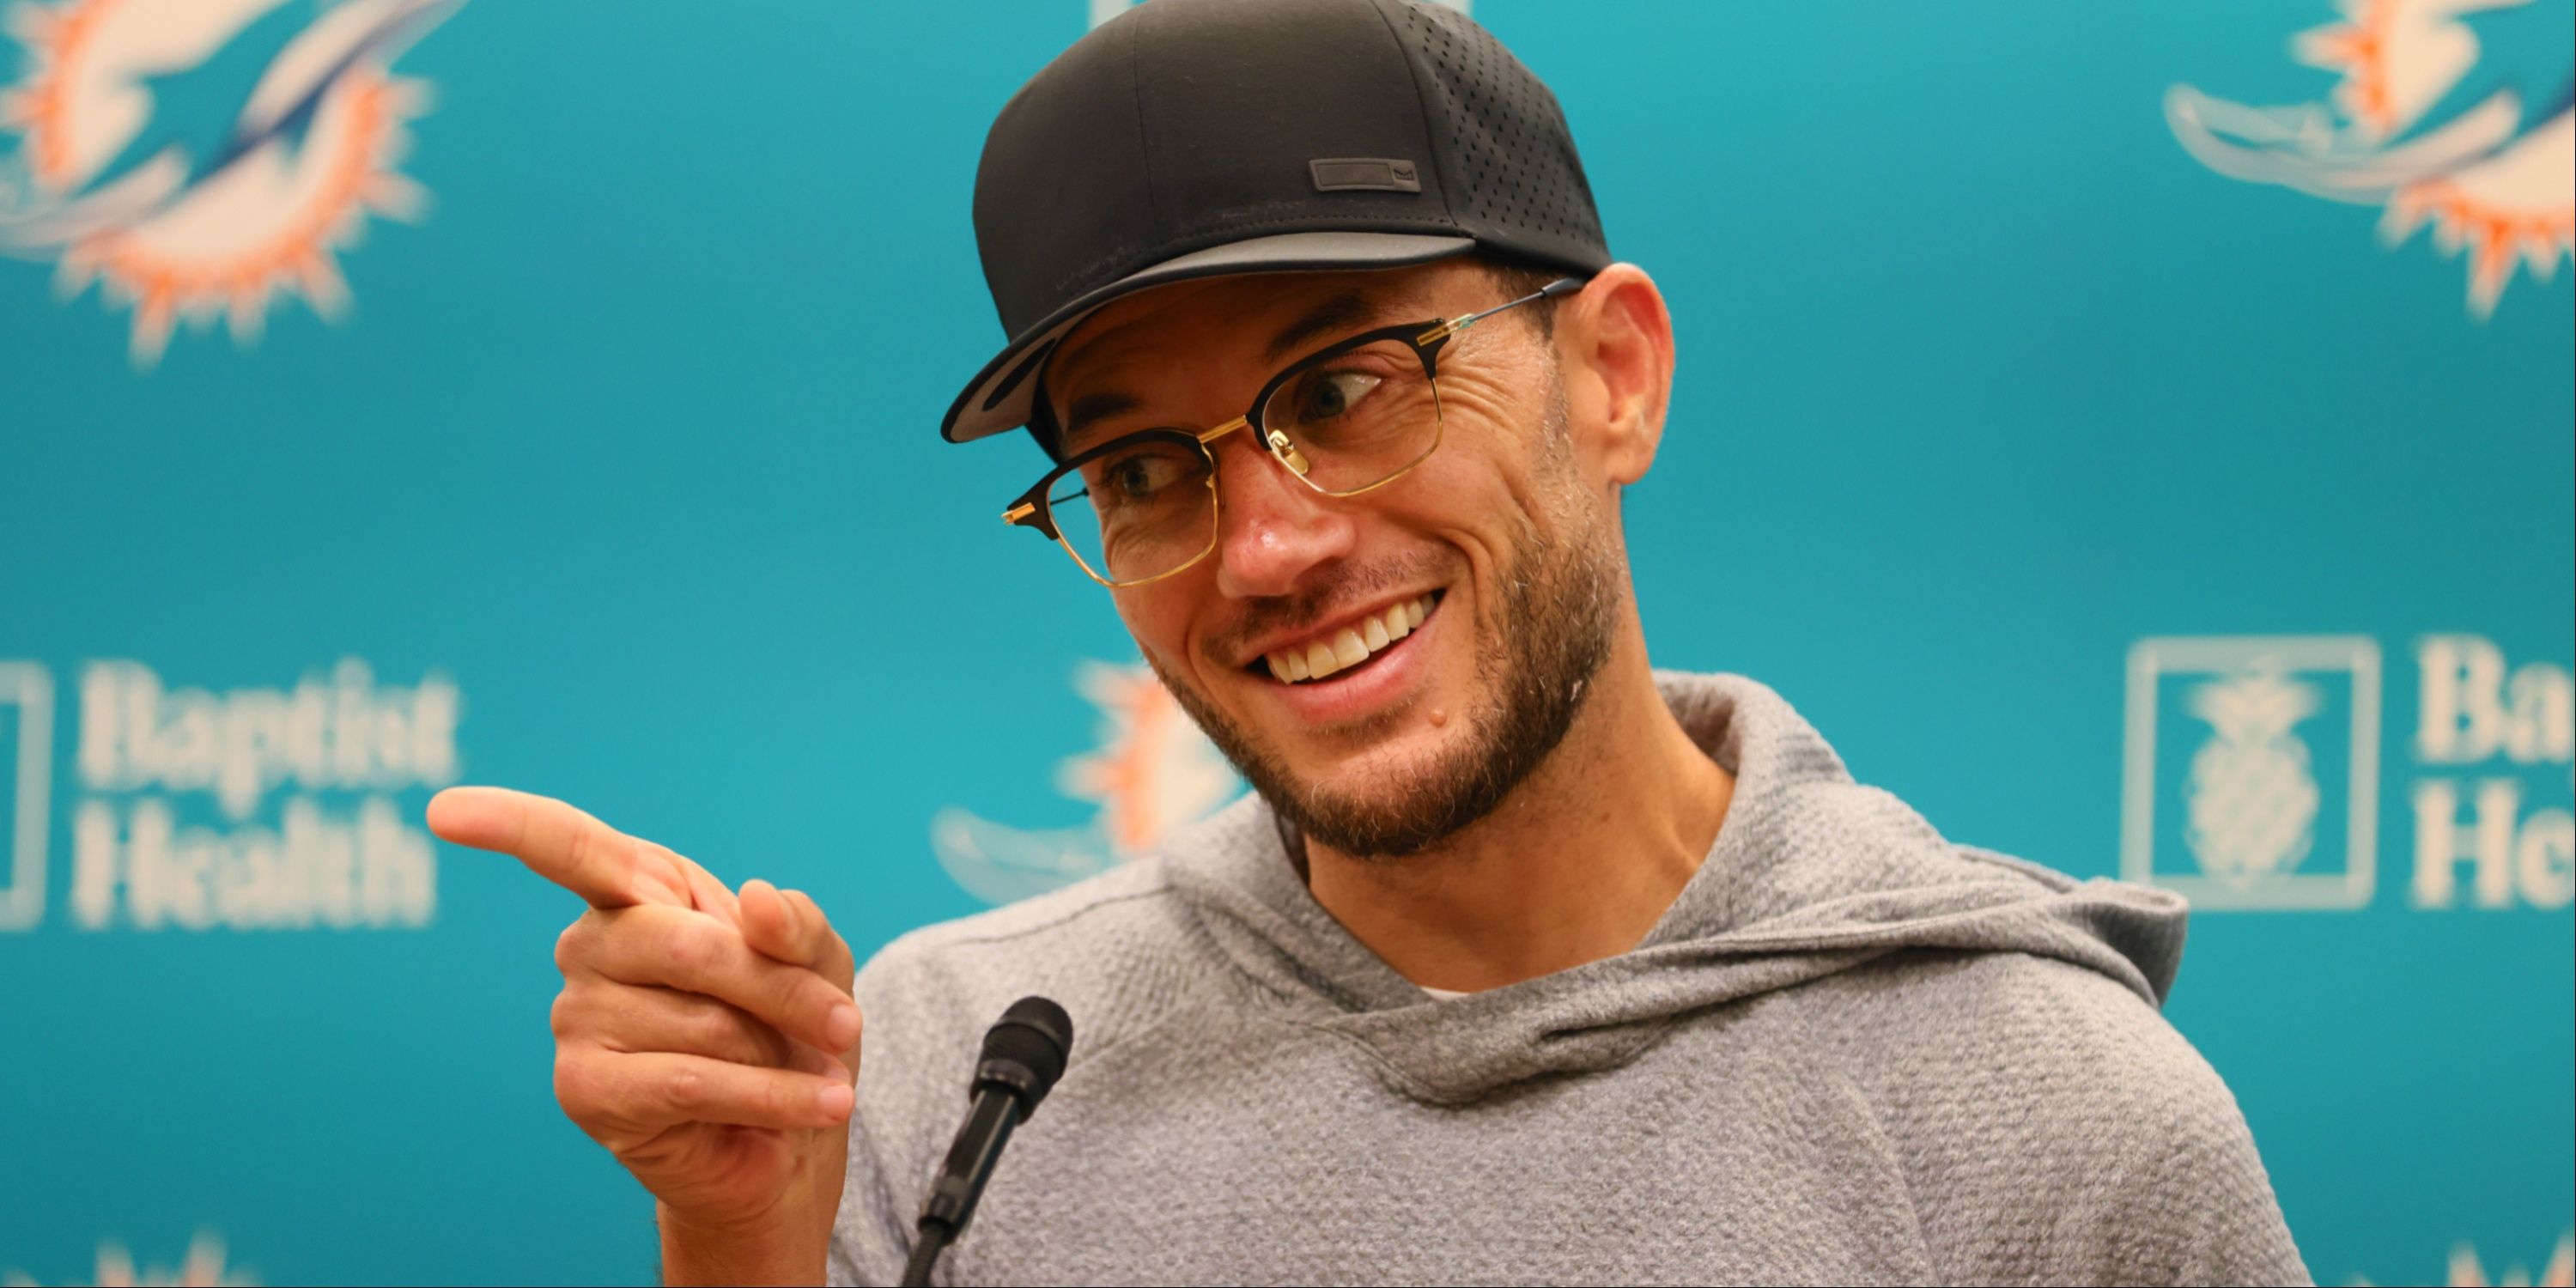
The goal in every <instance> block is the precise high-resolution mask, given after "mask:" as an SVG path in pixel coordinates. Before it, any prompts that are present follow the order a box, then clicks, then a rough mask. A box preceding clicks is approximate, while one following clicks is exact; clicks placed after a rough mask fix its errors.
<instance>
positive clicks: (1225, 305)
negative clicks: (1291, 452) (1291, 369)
mask: <svg viewBox="0 0 2576 1288" xmlns="http://www.w3.org/2000/svg"><path fill="white" fill-rule="evenodd" d="M1462 271H1470V270H1467V269H1466V268H1465V266H1463V265H1459V264H1454V263H1452V264H1435V265H1423V266H1420V267H1415V268H1402V269H1383V270H1377V271H1371V272H1332V273H1254V274H1244V275H1240V276H1234V277H1218V278H1209V279H1206V280H1203V281H1195V282H1175V283H1173V284H1171V285H1169V286H1158V287H1154V288H1152V289H1150V290H1144V291H1138V292H1137V293H1136V294H1134V295H1130V296H1127V297H1125V298H1122V299H1119V300H1116V301H1113V302H1111V303H1110V304H1108V305H1106V306H1104V307H1103V308H1102V309H1101V310H1100V311H1099V312H1097V313H1094V314H1092V315H1091V316H1090V317H1088V318H1085V319H1083V322H1082V325H1080V326H1078V327H1076V328H1074V330H1073V332H1072V333H1071V334H1069V335H1067V336H1066V337H1065V339H1064V342H1063V343H1062V344H1060V345H1058V346H1057V347H1056V351H1055V354H1054V355H1053V356H1052V357H1050V358H1048V359H1047V363H1046V366H1045V368H1044V369H1043V370H1042V372H1041V374H1040V376H1039V379H1040V381H1041V382H1042V386H1041V387H1042V388H1043V389H1044V391H1045V395H1046V398H1047V400H1048V402H1049V403H1050V404H1051V405H1052V406H1053V408H1054V411H1055V415H1056V420H1057V423H1058V424H1060V425H1063V426H1064V427H1065V428H1066V430H1067V432H1068V433H1072V432H1078V431H1079V429H1080V428H1081V426H1080V423H1079V422H1080V421H1082V420H1086V419H1096V418H1097V417H1096V416H1081V415H1069V413H1073V412H1080V411H1082V410H1083V409H1084V408H1085V407H1086V406H1087V407H1094V408H1096V407H1100V406H1105V405H1110V404H1113V403H1129V402H1135V401H1138V400H1141V399H1143V398H1145V397H1148V396H1150V395H1152V394H1154V393H1157V392H1160V391H1162V390H1167V389H1170V388H1171V387H1172V386H1173V385H1174V384H1175V383H1177V382H1189V383H1199V382H1219V383H1225V384H1229V385H1231V384H1239V383H1241V382H1242V381H1243V380H1245V379H1247V378H1248V379H1253V380H1258V379H1260V378H1262V377H1264V376H1267V375H1268V374H1269V373H1270V371H1271V370H1272V369H1274V368H1276V367H1277V366H1279V365H1280V364H1282V363H1285V362H1288V361H1290V360H1292V359H1294V358H1296V357H1298V356H1299V355H1300V354H1303V353H1305V352H1307V351H1308V350H1311V349H1313V348H1314V347H1316V346H1318V345H1321V344H1326V343H1329V342H1331V341H1333V340H1336V339H1339V338H1341V337H1342V336H1343V335H1345V334H1347V333H1349V332H1350V331H1352V330H1355V329H1358V328H1361V327H1365V326H1368V325H1370V324H1372V323H1382V322H1396V321H1413V320H1417V319H1427V318H1431V317H1434V316H1437V315H1439V313H1440V310H1439V308H1438V307H1436V300H1437V297H1438V296H1439V294H1440V293H1441V291H1442V289H1443V288H1444V287H1445V286H1446V285H1447V284H1448V283H1449V282H1450V281H1451V280H1452V279H1453V278H1454V277H1455V276H1456V275H1457V274H1459V273H1460V272H1462Z"/></svg>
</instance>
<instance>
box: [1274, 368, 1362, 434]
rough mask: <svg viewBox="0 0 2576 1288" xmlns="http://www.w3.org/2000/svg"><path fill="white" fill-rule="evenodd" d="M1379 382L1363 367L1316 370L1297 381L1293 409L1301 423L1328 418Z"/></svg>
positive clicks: (1358, 400) (1345, 410)
mask: <svg viewBox="0 0 2576 1288" xmlns="http://www.w3.org/2000/svg"><path fill="white" fill-rule="evenodd" d="M1380 383H1381V380H1380V378H1379V377H1377V376H1374V375H1371V374H1369V373H1368V372H1365V371H1358V370H1353V369H1349V368H1344V369H1342V370H1339V371H1318V372H1315V373H1314V374H1312V375H1309V376H1307V377H1306V378H1305V379H1303V380H1301V381H1299V382H1298V388H1297V398H1296V401H1295V403H1294V404H1293V406H1292V410H1293V411H1294V412H1295V413H1296V416H1297V421H1298V423H1300V424H1306V425H1312V424H1315V423H1317V422H1319V421H1328V420H1331V419H1333V418H1334V417H1336V416H1340V415H1342V414H1343V413H1345V412H1347V411H1349V410H1350V409H1351V408H1353V407H1355V406H1358V405H1359V403H1360V400H1362V399H1364V398H1366V397H1368V396H1369V392H1370V391H1371V390H1374V389H1376V388H1377V387H1378V385H1379V384H1380Z"/></svg>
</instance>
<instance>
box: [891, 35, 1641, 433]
mask: <svg viewBox="0 0 2576 1288" xmlns="http://www.w3.org/2000/svg"><path fill="white" fill-rule="evenodd" d="M1319 165H1320V166H1322V167H1324V168H1322V169H1319V168H1318V167H1319ZM1336 165H1338V166H1340V167H1341V169H1340V170H1334V169H1332V167H1334V166H1336ZM1355 165H1356V166H1360V167H1362V168H1363V169H1365V168H1366V167H1368V166H1374V167H1377V170H1376V171H1374V172H1377V173H1384V174H1386V175H1388V176H1390V177H1391V178H1392V177H1395V176H1400V177H1401V181H1400V182H1393V181H1391V182H1386V183H1338V182H1327V181H1326V180H1325V179H1324V178H1322V177H1319V176H1321V175H1324V174H1326V173H1328V172H1329V173H1342V172H1343V171H1347V170H1350V168H1351V167H1353V166H1355ZM975 239H976V244H977V247H978V249H979V250H981V252H982V254H983V259H984V280H985V282H986V284H987V285H989V286H990V287H991V288H992V291H993V305H994V309H995V311H996V312H998V313H999V314H1000V315H1001V319H1002V327H1003V329H1004V330H1005V331H1006V332H1008V333H1009V335H1010V337H1011V340H1010V343H1009V344H1008V345H1007V346H1005V347H1004V348H1003V350H1002V352H1000V353H999V354H996V355H995V356H994V357H993V359H992V360H991V361H989V362H987V363H986V364H985V365H984V369H983V370H982V371H980V372H978V373H976V375H975V377H974V379H973V380H971V381H969V382H968V383H967V386H966V388H965V389H964V390H963V391H961V392H960V393H959V394H958V396H957V401H956V402H955V403H953V404H951V406H950V407H949V410H948V416H947V418H946V419H945V420H944V421H943V422H942V423H941V432H942V433H943V434H945V435H946V436H947V437H948V438H950V439H952V440H955V441H959V442H963V441H965V440H967V439H971V438H980V437H983V436H984V435H987V434H994V433H999V432H1001V431H1003V430H1005V429H1009V428H1012V427H1014V426H1018V425H1022V424H1026V423H1027V422H1028V420H1029V419H1030V417H1031V416H1032V415H1034V414H1036V406H1037V396H1038V386H1039V385H1040V384H1041V383H1043V380H1044V374H1043V364H1044V363H1045V362H1046V360H1047V354H1048V351H1049V346H1051V345H1052V344H1054V343H1055V342H1056V341H1058V340H1060V339H1062V338H1063V337H1064V335H1066V334H1067V333H1068V332H1069V331H1070V330H1071V329H1072V328H1074V327H1076V326H1079V325H1080V324H1081V322H1082V319H1083V318H1084V317H1086V316H1088V315H1089V313H1090V312H1091V311H1092V310H1094V309H1097V308H1099V307H1100V306H1102V305H1103V304H1106V303H1108V302H1109V301H1110V300H1113V299H1116V298H1118V297H1119V296H1121V295H1124V294H1126V293H1128V292H1130V291H1137V290H1145V289H1149V288H1151V287H1154V286H1159V285H1164V284H1168V283H1170V282H1173V281H1178V280H1184V279H1186V278H1189V277H1199V276H1220V275H1226V274H1235V273H1254V272H1303V271H1310V270H1319V269H1332V268H1352V269H1374V268H1388V267H1395V266H1400V265H1407V264H1421V263H1427V262H1430V261H1431V260H1434V259H1438V258H1443V257H1446V256H1451V255H1461V254H1466V253H1468V252H1470V251H1479V252H1483V253H1486V254H1489V255H1494V256H1498V257H1500V258H1504V259H1509V260H1517V261H1521V262H1524V263H1528V264H1532V265H1534V266H1545V267H1551V268H1556V269H1560V270H1564V271H1568V272H1573V273H1588V272H1591V271H1594V270H1597V269H1599V268H1601V267H1603V266H1605V265H1607V264H1608V263H1609V262H1610V251H1609V247H1608V246H1607V245H1605V244H1604V243H1603V241H1602V238H1601V221H1600V218H1599V217H1598V216H1597V215H1595V214H1594V213H1593V210H1592V189H1591V186H1590V185H1589V184H1587V183H1585V182H1584V179H1583V163H1582V161H1581V160H1580V159H1579V158H1577V157H1576V156H1575V153H1574V140H1573V139H1572V138H1571V137H1569V136H1568V135H1567V134H1566V129H1565V116H1564V114H1563V113H1562V112H1560V111H1559V110H1558V109H1557V104H1556V96H1555V95H1554V94H1551V93H1549V92H1548V89H1547V87H1546V86H1545V85H1542V84H1540V83H1539V81H1538V78H1537V77H1535V76H1532V75H1531V74H1530V71H1529V69H1528V68H1526V67H1523V66H1522V65H1521V63H1520V60H1519V59H1516V58H1514V57H1512V55H1511V53H1510V51H1508V50H1506V49H1504V48H1503V46H1502V44H1501V42H1499V41H1497V40H1495V39H1494V38H1493V37H1492V36H1490V35H1487V34H1486V33H1485V29H1484V28H1482V27H1479V26H1477V25H1476V24H1475V23H1474V22H1473V21H1471V20H1469V19H1468V18H1467V17H1466V16H1465V15H1463V14H1460V13H1457V12H1456V11H1454V10H1450V9H1443V8H1438V7H1434V6H1429V5H1423V4H1418V3H1414V2H1413V0H1152V3H1150V4H1141V5H1138V6H1136V7H1134V8H1132V9H1129V10H1127V11H1126V12H1125V13H1123V14H1121V15H1119V16H1118V17H1116V18H1113V19H1111V20H1109V21H1108V22H1106V23H1103V24H1101V25H1100V27H1099V28H1098V29H1096V30H1094V31H1093V32H1092V33H1091V34H1090V35H1087V36H1084V37H1083V38H1082V39H1081V40H1079V41H1076V42H1075V43H1074V45H1073V47H1072V48H1070V49H1067V50H1066V51H1065V52H1064V53H1062V54H1060V55H1058V56H1057V57H1056V59H1055V61H1054V62H1052V63H1049V64H1048V65H1047V66H1046V67H1045V68H1044V69H1043V70H1041V71H1040V72H1039V73H1038V74H1037V75H1036V76H1034V77H1031V78H1030V80H1029V83H1028V84H1027V85H1025V86H1022V87H1021V89H1020V92H1019V93H1018V94H1016V95H1013V96H1012V98H1011V101H1010V102H1009V103H1008V104H1007V105H1005V106H1004V107H1003V108H1002V111H1001V114H1000V115H999V116H998V117H996V118H995V120H994V122H993V129H992V132H991V133H990V135H988V136H987V138H986V139H985V142H984V157H983V161H982V163H981V164H980V165H979V166H978V167H977V169H976V177H975Z"/></svg>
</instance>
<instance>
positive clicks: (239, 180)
mask: <svg viewBox="0 0 2576 1288" xmlns="http://www.w3.org/2000/svg"><path fill="white" fill-rule="evenodd" d="M459 3H461V0H343V2H342V3H339V4H335V5H330V6H317V5H315V4H311V3H306V2H305V0H63V2H62V3H57V4H50V5H49V4H42V3H35V2H34V0H21V3H18V4H16V5H14V6H12V7H11V8H9V9H8V10H7V12H6V14H5V23H6V30H7V31H8V33H9V34H10V35H12V36H14V37H16V38H17V39H18V41H19V42H20V43H21V44H22V45H24V46H25V47H26V49H27V51H28V53H29V55H30V59H29V62H30V70H29V72H28V74H27V76H26V78H25V79H24V80H22V81H20V82H19V83H18V84H16V85H15V86H12V87H10V89H9V90H8V91H7V92H6V93H0V129H8V130H14V131H15V132H16V133H17V134H18V137H19V147H18V150H17V152H16V153H15V154H14V155H13V156H11V157H10V158H9V162H8V165H7V167H6V169H5V170H0V251H6V252H9V253H12V254H17V255H22V256H34V257H44V258H53V259H56V260H57V262H58V265H59V267H58V271H57V275H56V285H57V290H58V293H59V294H60V295H62V296H63V297H64V298H66V299H69V298H71V297H74V296H77V295H78V294H80V292H81V291H82V290H84V289H86V288H87V286H88V285H89V283H90V282H91V281H93V280H100V281H103V282H104V284H105V285H104V292H105V294H106V295H107V296H108V298H109V299H110V300H111V301H112V302H122V303H130V304H131V305H132V306H133V308H134V329H133V344H132V349H133V357H134V361H135V364H136V365H137V366H150V365H152V364H153V363H155V362H157V361H158V360H159V359H160V356H161V354H162V352H163V349H164V348H165V346H166V345H167V343H168V340H169V336H170V332H171V330H172V328H173V327H174V326H175V324H176V323H177V322H178V321H179V320H180V319H181V318H183V317H184V318H191V319H209V318H211V316H212V315H213V314H214V313H215V312H216V311H218V310H223V311H225V312H227V313H228V314H229V318H230V321H231V323H232V329H233V333H234V335H235V337H236V338H237V339H239V340H242V341H244V342H247V341H249V340H251V339H253V338H255V337H256V336H257V335H258V334H259V332H260V330H261V326H262V323H263V321H264V319H265V317H266V314H267V310H268V305H269V303H270V301H271V299H272V298H273V297H274V296H275V295H277V294H279V293H281V292H295V293H299V294H301V295H303V296H304V297H305V298H306V299H307V300H308V301H310V302H311V303H312V305H313V307H314V308H315V309H316V311H318V312H320V313H321V314H323V315H324V316H325V317H337V316H339V315H340V313H341V312H342V311H343V310H344V309H345V307H346V304H347V298H348V289H347V286H346V284H345V283H344V282H343V281H342V279H341V277H340V273H339V269H338V263H337V259H336V252H337V251H339V250H340V249H342V248H344V247H346V246H347V245H349V244H350V243H351V242H353V241H354V240H355V238H356V237H357V235H358V233H359V232H360V231H361V229H362V227H363V225H364V221H365V216H367V215H369V214H376V215H382V216H388V217H392V218H398V219H409V218H414V217H417V215H418V214H419V212H420V211H421V209H422V208H423V205H424V202H425V194H424V193H423V192H422V191H421V189H420V188H419V187H418V186H417V185H416V184H413V183H412V182H411V181H410V180H409V179H407V178H405V177H403V176H402V175H401V174H400V173H398V172H397V171H396V170H395V168H394V167H395V164H396V162H397V161H398V159H399V157H400V155H401V153H402V151H403V149H404V148H405V147H406V146H407V144H408V130H407V122H408V121H410V120H411V119H412V118H414V117H416V116H418V115H419V114H420V113H421V112H422V111H424V110H426V106H427V94H426V90H425V87H423V86H421V85H420V84H418V83H417V82H412V81H405V80H399V79H396V78H395V77H393V76H392V75H391V73H390V71H389V70H388V69H389V67H390V65H391V63H392V61H393V60H394V58H395V57H397V56H398V55H399V54H401V52H402V51H403V50H405V49H407V48H408V47H409V46H410V45H411V44H412V42H414V41H416V40H418V39H419V38H420V37H421V36H422V35H424V34H426V33H427V32H428V31H429V30H430V29H431V28H432V27H435V26H436V25H438V24H439V23H440V22H442V21H444V20H445V19H446V17H447V16H448V15H449V14H450V13H451V12H453V11H454V9H455V8H456V6H457V5H458V4H459Z"/></svg>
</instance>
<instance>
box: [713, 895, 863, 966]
mask: <svg viewBox="0 0 2576 1288" xmlns="http://www.w3.org/2000/svg"><path fill="white" fill-rule="evenodd" d="M737 897H738V899H739V902H740V906H741V909H742V935H743V939H744V940H745V941H746V942H748V943H749V944H750V945H751V946H752V949H753V950H754V951H756V952H758V953H760V954H761V955H762V956H764V957H768V958H770V959H772V960H774V961H782V962H785V963H787V964H788V965H791V966H802V967H805V968H806V969H808V970H811V971H813V972H814V973H815V974H818V975H821V976H822V977H823V978H824V979H825V980H827V981H829V982H830V983H831V984H832V986H833V987H835V988H838V989H841V990H842V991H844V992H847V991H848V990H849V987H850V979H851V975H852V973H853V963H852V961H851V957H850V946H849V945H848V944H847V943H844V942H843V941H842V939H841V937H840V936H839V935H838V934H835V933H833V930H832V925H831V923H830V922H829V921H827V920H825V919H824V917H823V909H822V907H821V905H819V904H816V903H815V902H814V900H813V899H812V898H811V897H809V896H808V895H806V894H805V893H804V892H803V891H801V890H781V889H779V888H778V887H777V886H774V885H771V884H770V883H769V882H767V881H763V880H760V879H759V878H757V877H755V878H753V879H751V880H749V881H745V882H743V883H742V891H741V893H740V894H739V895H738V896H737Z"/></svg>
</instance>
